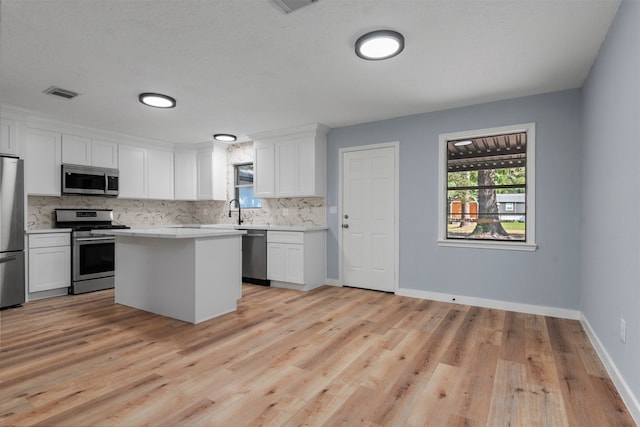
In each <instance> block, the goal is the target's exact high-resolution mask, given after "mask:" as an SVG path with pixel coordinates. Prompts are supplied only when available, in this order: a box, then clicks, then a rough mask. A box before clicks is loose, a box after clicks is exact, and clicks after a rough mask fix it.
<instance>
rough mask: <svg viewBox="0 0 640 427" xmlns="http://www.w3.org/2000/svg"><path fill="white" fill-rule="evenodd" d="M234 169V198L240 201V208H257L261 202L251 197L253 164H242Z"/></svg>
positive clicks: (260, 205)
mask: <svg viewBox="0 0 640 427" xmlns="http://www.w3.org/2000/svg"><path fill="white" fill-rule="evenodd" d="M234 169H235V198H236V199H238V200H240V207H241V208H242V209H246V208H259V207H262V200H260V199H256V198H254V197H253V163H242V164H238V165H235V166H234Z"/></svg>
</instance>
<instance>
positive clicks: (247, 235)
mask: <svg viewBox="0 0 640 427" xmlns="http://www.w3.org/2000/svg"><path fill="white" fill-rule="evenodd" d="M242 237H264V234H243V235H242Z"/></svg>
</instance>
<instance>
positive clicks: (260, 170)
mask: <svg viewBox="0 0 640 427" xmlns="http://www.w3.org/2000/svg"><path fill="white" fill-rule="evenodd" d="M328 132H329V128H327V127H326V126H323V125H320V124H315V125H310V126H303V127H298V128H293V129H284V130H278V131H270V132H262V133H260V134H255V135H251V138H252V139H253V140H254V171H255V176H254V182H253V185H254V194H255V196H256V197H263V198H266V197H323V196H324V195H325V186H326V184H325V181H326V146H327V142H326V141H327V133H328Z"/></svg>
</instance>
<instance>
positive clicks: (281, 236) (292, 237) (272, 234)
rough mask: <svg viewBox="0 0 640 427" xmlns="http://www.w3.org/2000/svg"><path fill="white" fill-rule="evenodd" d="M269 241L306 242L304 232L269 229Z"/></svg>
mask: <svg viewBox="0 0 640 427" xmlns="http://www.w3.org/2000/svg"><path fill="white" fill-rule="evenodd" d="M267 243H304V232H302V231H267Z"/></svg>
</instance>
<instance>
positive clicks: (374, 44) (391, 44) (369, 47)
mask: <svg viewBox="0 0 640 427" xmlns="http://www.w3.org/2000/svg"><path fill="white" fill-rule="evenodd" d="M403 49H404V37H403V36H402V34H400V33H398V32H397V31H391V30H378V31H372V32H370V33H367V34H364V35H362V36H360V38H359V39H358V40H357V41H356V55H358V56H359V57H360V58H362V59H367V60H369V61H379V60H382V59H389V58H393V57H394V56H396V55H397V54H399V53H400V52H402V50H403Z"/></svg>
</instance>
